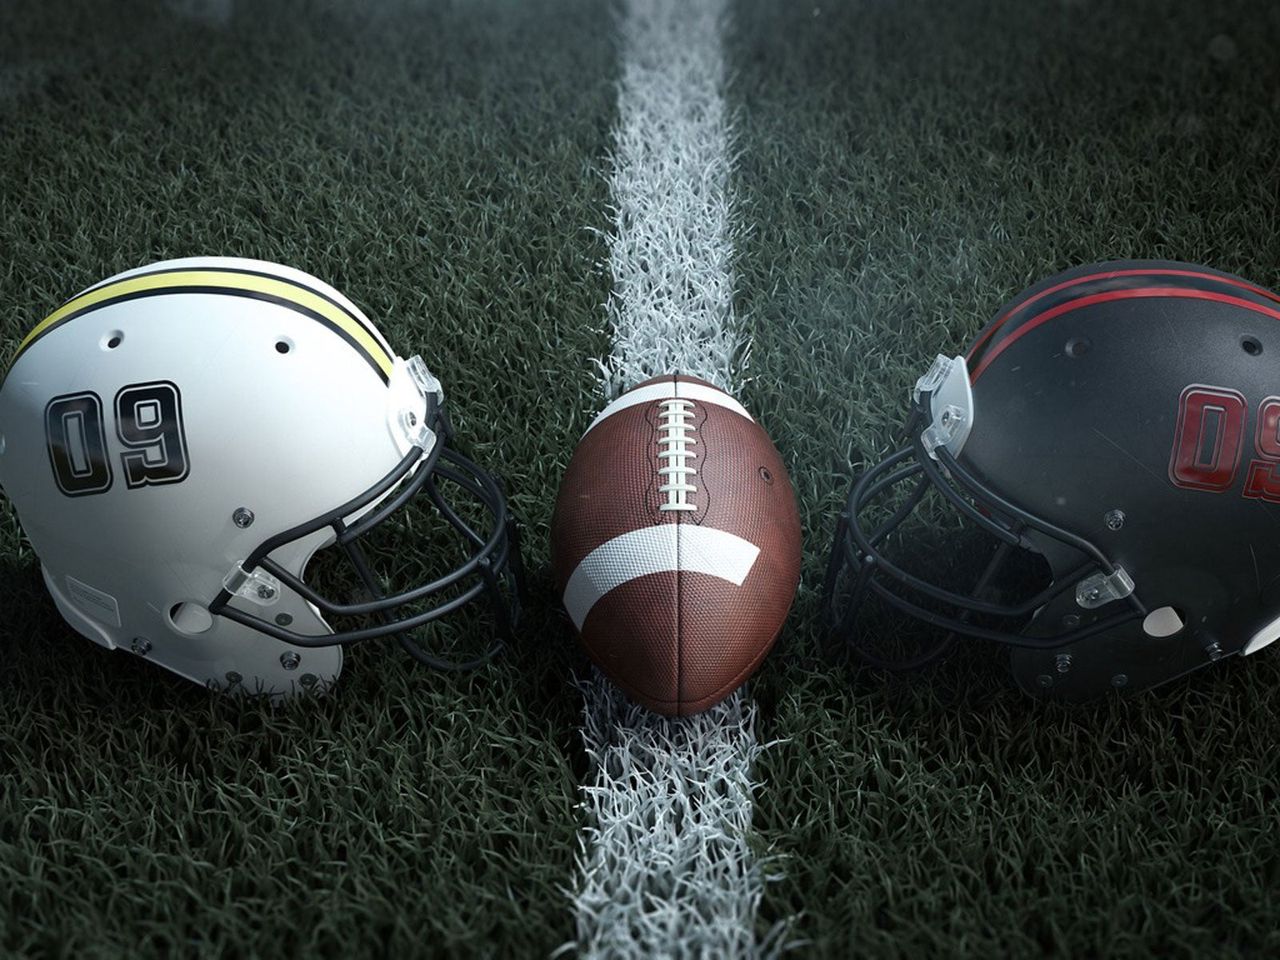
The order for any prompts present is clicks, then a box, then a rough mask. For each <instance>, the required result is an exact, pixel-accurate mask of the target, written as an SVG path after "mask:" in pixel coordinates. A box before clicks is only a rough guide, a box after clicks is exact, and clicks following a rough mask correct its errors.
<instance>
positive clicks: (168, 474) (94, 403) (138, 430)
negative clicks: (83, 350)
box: [44, 380, 190, 497]
mask: <svg viewBox="0 0 1280 960" xmlns="http://www.w3.org/2000/svg"><path fill="white" fill-rule="evenodd" d="M114 412H115V417H116V436H117V437H118V438H119V440H120V442H121V443H122V444H123V445H124V447H125V452H124V453H122V454H120V464H121V467H122V468H123V470H124V481H125V486H127V487H129V488H130V489H134V488H136V487H145V486H154V485H157V484H164V483H179V482H180V481H182V480H185V479H186V477H187V473H188V471H189V469H190V468H189V461H188V459H187V435H186V430H185V428H184V426H183V422H182V394H181V393H180V392H179V390H178V387H177V385H176V384H174V383H171V382H169V381H168V380H156V381H153V382H151V383H135V384H130V385H129V386H127V387H124V388H122V389H121V390H120V392H119V393H117V394H116V400H115V411H114ZM44 424H45V438H46V440H47V443H48V447H49V462H50V464H51V465H52V466H53V476H54V480H55V481H56V482H57V484H58V489H59V490H61V491H62V492H63V493H64V494H66V495H67V496H68V497H82V496H85V495H88V494H93V493H105V492H106V491H108V490H110V489H111V484H112V472H111V460H110V458H109V456H108V455H107V435H106V427H105V425H104V423H103V410H102V400H101V399H100V398H99V397H98V395H97V394H96V393H92V392H88V391H86V392H83V393H69V394H64V395H63V396H60V397H54V398H53V400H51V401H50V402H49V405H48V406H47V407H45V414H44Z"/></svg>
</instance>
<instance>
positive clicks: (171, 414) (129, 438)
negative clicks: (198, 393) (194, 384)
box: [116, 380, 187, 489]
mask: <svg viewBox="0 0 1280 960" xmlns="http://www.w3.org/2000/svg"><path fill="white" fill-rule="evenodd" d="M116 436H117V437H119V438H120V442H121V443H123V444H124V445H125V448H126V450H127V452H126V453H122V454H121V455H120V461H121V463H122V464H123V466H124V482H125V485H126V486H128V487H129V488H130V489H133V488H134V487H146V486H155V485H158V484H162V483H178V482H180V481H182V480H185V479H186V477H187V434H186V430H185V429H184V428H183V424H182V395H181V394H180V393H179V392H178V386H177V384H174V383H170V382H169V381H168V380H157V381H155V382H153V383H138V384H133V385H131V386H128V387H125V388H124V389H122V390H121V391H120V392H119V393H117V394H116Z"/></svg>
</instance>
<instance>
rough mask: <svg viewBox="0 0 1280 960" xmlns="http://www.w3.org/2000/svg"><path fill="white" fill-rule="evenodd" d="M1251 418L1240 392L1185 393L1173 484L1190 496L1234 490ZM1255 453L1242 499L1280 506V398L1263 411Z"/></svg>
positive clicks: (1201, 389)
mask: <svg viewBox="0 0 1280 960" xmlns="http://www.w3.org/2000/svg"><path fill="white" fill-rule="evenodd" d="M1247 418H1248V406H1247V405H1246V403H1245V399H1244V396H1243V395H1242V394H1241V393H1240V391H1238V390H1232V389H1230V388H1229V387H1209V386H1204V385H1203V384H1198V383H1193V384H1191V385H1190V386H1188V387H1185V388H1184V389H1183V391H1182V396H1181V397H1179V399H1178V426H1177V428H1176V430H1175V431H1174V437H1173V454H1172V456H1171V457H1170V459H1169V479H1170V480H1172V481H1173V483H1174V484H1175V485H1176V486H1179V487H1183V488H1186V489H1188V490H1208V491H1210V492H1212V493H1222V492H1223V491H1225V490H1228V489H1230V488H1231V486H1232V485H1233V484H1234V483H1235V480H1236V473H1237V472H1238V471H1239V469H1240V459H1241V456H1242V454H1243V452H1244V435H1245V421H1246V419H1247ZM1253 447H1254V452H1255V453H1256V454H1257V456H1256V457H1255V458H1254V459H1252V460H1250V461H1249V468H1248V470H1247V471H1246V473H1245V481H1244V490H1243V491H1242V495H1243V496H1244V497H1245V498H1246V499H1249V500H1266V501H1268V502H1270V503H1280V472H1278V471H1280V397H1267V398H1266V399H1265V400H1263V401H1262V403H1260V404H1259V405H1258V425H1257V429H1256V430H1255V431H1254V437H1253Z"/></svg>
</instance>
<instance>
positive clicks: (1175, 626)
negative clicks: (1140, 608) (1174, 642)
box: [1142, 607, 1186, 639]
mask: <svg viewBox="0 0 1280 960" xmlns="http://www.w3.org/2000/svg"><path fill="white" fill-rule="evenodd" d="M1184 626H1186V618H1185V617H1183V615H1182V611H1181V610H1178V609H1176V608H1175V607H1157V608H1156V609H1155V610H1152V611H1151V612H1150V613H1148V614H1147V616H1146V619H1144V620H1143V621H1142V630H1143V632H1144V633H1145V634H1146V635H1147V636H1148V637H1155V638H1157V639H1158V638H1161V637H1172V636H1173V635H1174V634H1175V633H1178V632H1179V631H1180V630H1181V629H1182V628H1183V627H1184Z"/></svg>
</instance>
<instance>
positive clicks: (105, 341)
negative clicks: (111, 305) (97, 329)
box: [102, 330, 124, 350]
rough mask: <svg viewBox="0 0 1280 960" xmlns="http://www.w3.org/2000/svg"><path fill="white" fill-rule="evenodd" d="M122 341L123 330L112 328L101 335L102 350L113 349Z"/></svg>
mask: <svg viewBox="0 0 1280 960" xmlns="http://www.w3.org/2000/svg"><path fill="white" fill-rule="evenodd" d="M122 343H124V332H123V331H121V330H112V331H111V332H109V333H106V334H103V336H102V349H103V350H114V349H115V348H116V347H118V346H120V344H122Z"/></svg>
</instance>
